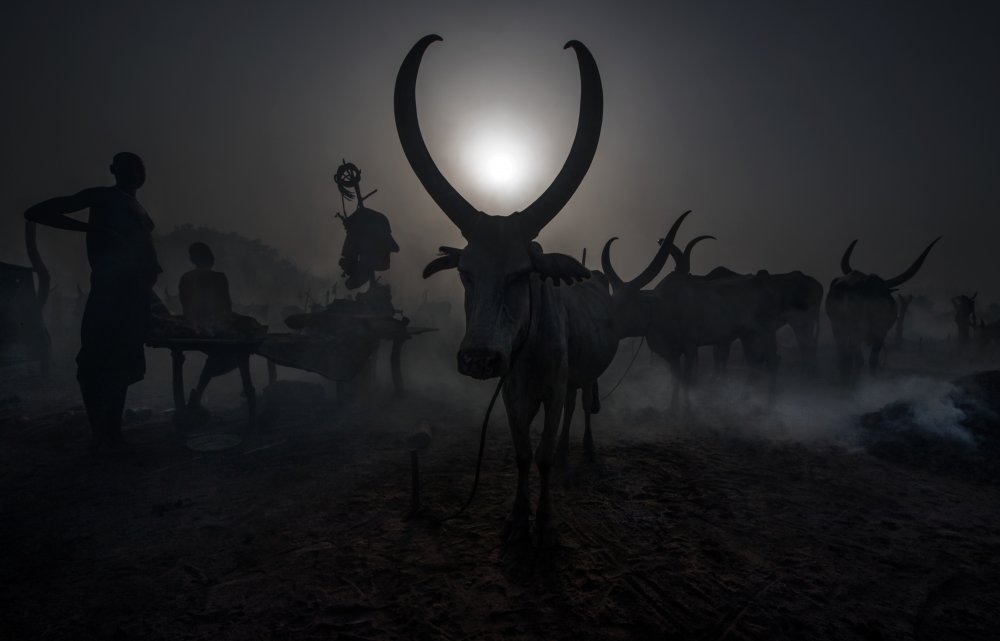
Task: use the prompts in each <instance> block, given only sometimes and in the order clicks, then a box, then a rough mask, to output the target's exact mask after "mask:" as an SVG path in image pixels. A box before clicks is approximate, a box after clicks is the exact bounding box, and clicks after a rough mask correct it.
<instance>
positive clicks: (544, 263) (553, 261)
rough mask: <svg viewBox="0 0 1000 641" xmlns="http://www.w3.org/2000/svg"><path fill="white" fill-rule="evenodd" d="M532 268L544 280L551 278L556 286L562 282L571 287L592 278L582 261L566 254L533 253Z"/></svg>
mask: <svg viewBox="0 0 1000 641" xmlns="http://www.w3.org/2000/svg"><path fill="white" fill-rule="evenodd" d="M533 249H534V248H533ZM531 266H532V268H533V269H534V270H535V271H536V272H538V275H539V276H541V277H542V280H545V279H546V278H551V279H552V282H553V283H554V284H556V285H559V284H560V282H564V283H566V284H567V285H569V284H572V283H578V282H580V281H581V280H586V279H588V278H590V270H589V269H587V268H586V267H584V266H583V264H582V263H580V261H578V260H577V259H575V258H573V257H572V256H567V255H566V254H556V253H542V252H540V251H532V252H531Z"/></svg>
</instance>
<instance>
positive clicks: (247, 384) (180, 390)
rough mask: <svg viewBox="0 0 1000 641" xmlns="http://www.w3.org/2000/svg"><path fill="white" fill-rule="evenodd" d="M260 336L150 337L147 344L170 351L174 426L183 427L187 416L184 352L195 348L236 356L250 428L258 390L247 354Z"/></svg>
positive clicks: (255, 347)
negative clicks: (249, 338) (231, 337)
mask: <svg viewBox="0 0 1000 641" xmlns="http://www.w3.org/2000/svg"><path fill="white" fill-rule="evenodd" d="M260 342H261V339H254V340H239V339H224V338H151V339H149V340H147V341H146V345H148V346H149V347H153V348H162V349H169V350H170V359H171V362H172V366H173V371H172V377H171V378H172V381H173V392H174V425H177V426H182V425H183V423H184V418H185V416H186V411H185V410H186V409H187V401H186V400H185V397H184V391H185V390H184V361H185V356H184V352H190V351H196V352H202V353H203V354H209V353H212V354H218V353H231V354H233V356H235V357H236V364H237V368H238V369H239V371H240V380H241V382H242V383H243V394H244V395H245V396H246V399H247V410H248V413H249V416H248V420H247V427H248V428H253V426H254V423H255V421H256V419H257V392H256V390H254V387H253V380H252V379H251V378H250V355H251V354H253V353H254V351H256V349H257V347H258V346H259V345H260ZM273 374H274V365H273V363H271V362H268V375H269V376H273Z"/></svg>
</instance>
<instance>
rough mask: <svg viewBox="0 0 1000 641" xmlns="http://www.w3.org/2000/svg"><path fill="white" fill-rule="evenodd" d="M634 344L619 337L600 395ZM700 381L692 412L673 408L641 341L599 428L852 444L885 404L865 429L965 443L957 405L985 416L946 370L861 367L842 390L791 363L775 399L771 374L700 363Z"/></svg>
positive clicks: (666, 380) (667, 379) (648, 434)
mask: <svg viewBox="0 0 1000 641" xmlns="http://www.w3.org/2000/svg"><path fill="white" fill-rule="evenodd" d="M635 349H636V346H635V342H630V341H625V342H623V343H622V347H621V349H620V350H619V355H618V357H617V359H616V361H615V363H614V364H613V365H612V366H611V367H610V368H609V369H608V372H607V373H606V374H605V376H604V377H602V384H603V385H605V387H604V389H602V395H604V394H607V393H608V392H610V390H611V388H612V386H613V385H614V384H615V383H616V382H618V381H619V380H621V379H622V375H623V373H624V372H625V369H626V367H627V365H628V363H629V362H630V360H631V359H632V358H633V356H634V355H635ZM702 360H706V359H704V358H703V359H702ZM697 378H698V381H699V382H698V384H697V385H696V386H695V387H694V388H693V389H692V390H691V392H690V405H689V407H688V409H687V410H683V409H681V410H676V411H675V410H674V409H672V408H671V396H672V390H673V385H674V381H673V377H672V376H671V374H670V372H669V367H668V366H667V364H666V362H665V361H663V360H662V359H659V357H656V356H655V355H652V354H650V353H649V352H648V350H647V349H646V348H645V347H643V348H642V349H641V351H640V353H639V354H638V356H636V357H635V362H634V363H633V364H632V367H631V368H630V369H629V371H628V372H627V373H625V374H624V379H623V380H622V383H621V384H620V385H619V387H618V388H617V389H615V390H614V392H612V393H611V396H610V397H609V398H608V399H606V400H605V409H606V411H605V415H606V416H602V417H601V418H600V419H599V420H600V421H601V424H602V425H603V424H606V423H612V424H615V425H617V430H618V431H620V434H619V436H621V437H624V438H637V439H647V438H652V439H656V438H663V436H664V435H668V434H677V433H684V434H698V433H703V432H711V433H715V434H719V435H729V436H733V437H740V438H764V439H768V440H773V441H796V442H803V443H815V444H831V443H832V444H839V445H842V446H844V447H847V448H850V449H854V448H857V447H858V446H859V445H860V443H861V441H862V440H863V439H862V437H863V432H862V427H863V425H864V420H865V419H864V417H865V415H867V414H870V413H872V412H880V411H881V410H883V409H886V411H884V412H881V414H880V415H879V416H878V420H877V424H872V425H870V426H869V427H870V428H871V429H872V430H876V431H881V432H882V433H884V434H888V433H889V432H892V431H901V430H909V429H915V430H919V431H920V432H921V433H924V434H926V435H928V436H933V437H937V438H941V439H946V440H949V441H953V442H957V443H962V444H965V445H969V446H974V445H975V439H974V437H973V435H972V434H971V433H970V432H969V430H968V429H967V428H966V427H964V426H963V424H962V423H963V421H965V420H966V419H967V416H966V412H965V411H964V410H963V409H962V407H960V406H959V405H961V406H963V407H966V408H968V407H970V406H973V407H975V411H976V413H977V414H978V415H980V416H983V415H986V414H985V413H986V412H988V410H986V409H984V408H981V407H979V406H978V405H976V401H975V399H973V398H971V397H970V396H969V395H968V394H966V393H964V392H963V391H962V390H961V389H960V388H958V387H957V386H956V385H955V384H954V383H953V382H951V380H950V378H951V377H950V376H947V375H941V376H930V375H912V374H905V373H898V372H884V373H882V374H880V375H878V376H874V377H873V376H870V375H867V374H865V375H863V376H862V378H861V380H860V381H859V383H858V384H857V385H856V386H855V387H854V388H852V389H845V388H843V387H841V386H839V385H837V384H836V382H834V381H833V380H830V379H827V378H824V377H822V376H819V377H817V376H813V375H807V374H805V373H801V372H800V371H798V370H796V368H795V367H787V368H783V369H782V370H781V371H780V372H779V377H778V388H777V392H776V394H775V395H774V397H773V399H769V395H768V386H767V381H766V377H765V376H763V375H758V376H754V377H751V376H750V375H749V372H748V371H747V370H746V369H743V368H739V367H736V368H730V369H729V371H727V372H726V373H725V374H724V375H721V376H718V377H716V376H715V375H714V373H713V372H712V371H711V366H710V365H709V366H708V367H705V366H704V364H703V365H702V369H701V371H699V372H698V377H697ZM683 406H684V405H683V403H681V407H682V408H683ZM893 409H895V411H892V410H893ZM980 410H982V411H980ZM869 420H872V419H869ZM602 429H606V428H604V427H602Z"/></svg>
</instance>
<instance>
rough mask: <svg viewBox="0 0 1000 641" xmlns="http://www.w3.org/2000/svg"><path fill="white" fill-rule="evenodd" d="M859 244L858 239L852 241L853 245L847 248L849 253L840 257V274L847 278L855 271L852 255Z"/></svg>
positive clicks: (846, 252)
mask: <svg viewBox="0 0 1000 641" xmlns="http://www.w3.org/2000/svg"><path fill="white" fill-rule="evenodd" d="M857 244H858V239H857V238H855V239H854V240H852V241H851V244H850V245H848V246H847V251H845V252H844V255H843V256H841V257H840V273H841V274H843V275H844V276H847V275H848V274H850V273H851V272H853V271H854V270H853V269H852V268H851V254H852V253H853V252H854V246H855V245H857Z"/></svg>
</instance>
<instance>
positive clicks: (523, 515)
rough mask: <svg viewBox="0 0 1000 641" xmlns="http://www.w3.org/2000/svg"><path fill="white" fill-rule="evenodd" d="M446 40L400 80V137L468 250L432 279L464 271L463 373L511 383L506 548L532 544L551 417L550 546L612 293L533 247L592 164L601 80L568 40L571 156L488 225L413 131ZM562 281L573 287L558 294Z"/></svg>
mask: <svg viewBox="0 0 1000 641" xmlns="http://www.w3.org/2000/svg"><path fill="white" fill-rule="evenodd" d="M439 40H441V37H440V36H436V35H429V36H425V37H424V38H422V39H421V40H420V41H419V42H417V43H416V44H415V45H414V46H413V48H412V49H411V50H410V52H409V54H407V56H406V58H405V59H404V60H403V64H402V66H401V67H400V69H399V74H398V76H397V77H396V89H395V116H396V129H397V131H398V133H399V139H400V142H401V143H402V147H403V151H404V153H405V154H406V158H407V160H408V161H409V162H410V166H411V167H412V168H413V171H414V173H415V174H416V175H417V178H418V179H419V180H420V182H421V183H422V184H423V186H424V188H425V189H426V190H427V192H428V194H430V196H431V198H433V200H434V202H435V203H437V205H438V207H440V208H441V210H442V211H443V212H444V214H445V215H446V216H448V218H449V219H450V220H451V221H452V222H453V223H454V224H455V226H456V227H458V229H459V231H461V233H462V236H463V237H464V238H465V240H466V241H467V245H466V246H465V247H464V248H462V249H456V248H449V247H442V248H441V252H442V256H440V257H439V258H437V259H435V260H434V261H432V262H431V263H430V264H428V265H427V267H426V268H425V269H424V277H425V278H426V277H428V276H430V275H431V274H434V273H436V272H438V271H441V270H443V269H449V268H457V269H458V272H459V276H460V277H461V281H462V285H463V286H464V288H465V319H466V330H465V336H464V338H463V339H462V342H461V345H460V347H459V350H458V370H459V372H461V373H462V374H465V375H467V376H471V377H473V378H479V379H489V378H495V377H498V376H501V377H504V379H503V384H502V385H503V400H504V405H505V406H506V408H507V416H508V421H509V424H510V431H511V436H512V438H513V441H514V449H515V452H516V456H517V468H518V469H517V471H518V480H517V493H516V495H515V498H514V506H513V509H512V511H511V514H510V517H509V518H508V520H507V524H506V526H505V538H506V539H507V540H508V541H513V540H516V539H520V538H524V537H525V536H526V535H527V534H528V530H529V527H528V517H529V512H530V504H531V501H530V497H529V478H530V471H531V461H532V451H531V433H530V426H531V421H532V419H533V418H534V417H535V415H536V414H537V413H538V410H539V409H540V408H541V407H544V409H545V424H544V429H543V433H542V437H541V442H540V443H539V445H538V449H537V450H536V451H535V453H534V460H535V463H536V464H537V466H538V472H539V477H540V485H541V491H540V495H539V500H538V509H537V512H536V518H535V535H536V537H537V538H538V540H539V542H540V543H542V544H544V543H546V542H548V541H549V540H550V539H551V535H552V529H551V526H550V500H549V477H550V473H551V466H552V463H553V459H554V455H555V446H556V435H557V434H556V433H557V430H558V429H559V422H560V418H561V417H562V415H563V411H564V408H565V409H566V410H567V412H568V411H569V408H570V407H572V404H573V399H575V397H576V390H578V389H582V390H583V393H584V397H585V398H584V410H585V412H586V413H587V414H588V416H587V418H588V421H587V424H588V426H589V414H590V412H591V410H592V409H593V408H594V405H595V399H593V398H588V397H592V396H593V390H594V387H595V385H594V383H595V381H596V380H597V377H598V376H600V374H601V373H602V372H603V371H604V370H605V368H607V366H608V364H609V363H610V362H611V360H612V359H613V358H614V354H615V351H616V350H617V347H618V337H617V335H615V333H614V329H613V327H612V319H611V298H610V296H609V295H608V292H607V287H606V285H605V284H603V283H599V282H596V280H597V279H593V280H590V277H591V272H590V271H588V270H587V269H586V268H585V267H583V265H581V264H580V263H579V262H577V261H576V259H574V258H571V257H569V256H566V255H563V254H554V253H545V252H543V251H542V249H541V246H540V245H538V243H536V242H534V239H535V238H536V237H537V236H538V234H539V232H541V230H542V228H544V227H545V225H546V224H547V223H548V222H549V221H550V220H552V218H553V217H555V215H556V214H558V213H559V211H560V210H561V209H562V208H563V206H565V204H566V203H567V202H568V201H569V199H570V197H571V196H572V195H573V193H574V192H575V191H576V188H577V187H578V186H579V185H580V183H581V182H582V181H583V178H584V176H585V175H586V173H587V170H588V169H589V167H590V163H591V161H592V160H593V157H594V154H595V152H596V150H597V142H598V139H599V137H600V131H601V119H602V115H603V109H604V98H603V91H602V88H601V78H600V74H599V73H598V70H597V63H596V62H595V61H594V58H593V57H592V56H591V54H590V52H589V51H588V50H587V48H586V47H584V46H583V45H582V44H581V43H579V42H577V41H575V40H574V41H570V42H569V43H568V44H567V45H566V48H572V49H573V50H574V51H575V52H576V55H577V61H578V64H579V68H580V82H581V91H580V116H579V121H578V123H577V130H576V137H575V140H574V142H573V146H572V148H571V149H570V152H569V156H568V157H567V159H566V162H565V163H564V165H563V167H562V169H561V170H560V172H559V174H558V175H557V176H556V178H555V180H554V181H553V183H552V184H551V185H550V186H549V187H548V189H546V190H545V192H544V193H542V195H541V196H540V197H539V198H538V199H537V200H536V201H535V202H533V203H532V204H531V205H529V206H528V207H527V208H526V209H525V210H524V211H520V212H514V213H513V214H511V215H509V216H490V215H487V214H485V213H483V212H481V211H478V210H476V209H475V208H474V207H472V205H470V204H469V203H468V202H467V201H466V200H465V199H464V198H463V197H462V196H461V195H460V194H459V193H458V192H457V191H456V190H455V189H454V188H453V187H452V186H451V185H450V184H449V183H448V181H447V180H446V179H445V178H444V176H443V175H442V174H441V172H440V171H439V170H438V168H437V166H436V165H435V164H434V161H433V159H432V158H431V156H430V153H429V152H428V150H427V147H426V145H425V144H424V140H423V136H422V135H421V132H420V127H419V125H418V122H417V108H416V99H415V92H416V80H417V71H418V69H419V66H420V61H421V58H422V57H423V54H424V52H425V51H426V49H427V48H428V46H430V44H431V43H433V42H435V41H439ZM549 280H551V282H548V281H549ZM581 281H586V282H581ZM561 282H563V283H565V284H566V285H570V286H559V285H560V283H561ZM573 283H579V284H573ZM588 401H589V402H588ZM588 436H589V430H588V432H587V435H586V436H585V439H586V440H585V444H586V443H591V442H592V439H591V438H588Z"/></svg>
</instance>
